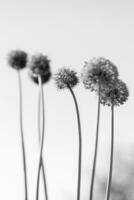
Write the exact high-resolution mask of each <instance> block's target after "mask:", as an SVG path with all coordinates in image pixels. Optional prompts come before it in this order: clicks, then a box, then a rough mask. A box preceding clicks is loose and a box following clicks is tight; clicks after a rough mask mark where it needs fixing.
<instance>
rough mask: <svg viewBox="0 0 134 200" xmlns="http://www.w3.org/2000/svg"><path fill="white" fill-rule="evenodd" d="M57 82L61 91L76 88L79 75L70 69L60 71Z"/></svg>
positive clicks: (56, 77)
mask: <svg viewBox="0 0 134 200" xmlns="http://www.w3.org/2000/svg"><path fill="white" fill-rule="evenodd" d="M54 79H55V82H56V85H57V87H58V88H59V89H64V88H67V87H71V88H72V87H74V86H75V85H77V83H78V77H77V73H76V72H75V71H73V70H70V69H68V68H62V69H59V70H58V72H57V73H56V74H55V77H54Z"/></svg>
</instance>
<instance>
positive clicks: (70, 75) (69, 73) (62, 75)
mask: <svg viewBox="0 0 134 200" xmlns="http://www.w3.org/2000/svg"><path fill="white" fill-rule="evenodd" d="M54 78H55V82H56V85H57V88H58V89H65V88H67V89H68V90H69V91H70V93H71V95H72V97H73V100H74V104H75V108H76V114H77V123H78V137H79V153H78V183H77V200H80V192H81V191H80V190H81V162H82V135H81V122H80V114H79V108H78V103H77V99H76V96H75V94H74V91H73V89H72V88H73V87H74V86H76V85H77V83H78V77H77V73H76V72H75V71H73V70H70V69H68V68H61V69H59V70H58V72H57V73H56V74H55V77H54Z"/></svg>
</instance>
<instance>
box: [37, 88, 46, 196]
mask: <svg viewBox="0 0 134 200" xmlns="http://www.w3.org/2000/svg"><path fill="white" fill-rule="evenodd" d="M40 97H41V94H40V89H39V97H38V140H39V144H40V140H41V131H40V126H41V123H40V122H41V121H40V114H41V104H40V101H41V98H40ZM41 168H42V175H43V183H44V192H45V199H46V200H48V192H47V183H46V175H45V167H44V160H43V157H42V160H41Z"/></svg>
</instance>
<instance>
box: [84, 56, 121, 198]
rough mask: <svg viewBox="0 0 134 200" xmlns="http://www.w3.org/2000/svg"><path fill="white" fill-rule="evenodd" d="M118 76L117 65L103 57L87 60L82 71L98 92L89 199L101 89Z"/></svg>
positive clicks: (97, 133)
mask: <svg viewBox="0 0 134 200" xmlns="http://www.w3.org/2000/svg"><path fill="white" fill-rule="evenodd" d="M117 77H118V70H117V67H116V66H115V65H114V64H113V63H112V62H111V61H110V60H108V59H105V58H103V57H99V58H93V59H92V60H91V61H90V62H85V65H84V67H83V70H82V73H81V79H82V82H83V84H84V86H85V88H86V89H90V90H91V91H95V92H97V94H98V111H97V125H96V136H95V149H94V159H93V166H92V175H91V184H90V195H89V199H90V200H92V199H93V192H94V179H95V173H96V161H97V153H98V139H99V121H100V93H101V90H102V89H103V88H105V87H107V86H108V85H112V84H113V83H114V81H115V80H116V79H117Z"/></svg>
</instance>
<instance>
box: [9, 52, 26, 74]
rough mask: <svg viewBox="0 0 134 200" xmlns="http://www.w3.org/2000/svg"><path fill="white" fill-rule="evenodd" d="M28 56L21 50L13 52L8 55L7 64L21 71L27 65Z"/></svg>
mask: <svg viewBox="0 0 134 200" xmlns="http://www.w3.org/2000/svg"><path fill="white" fill-rule="evenodd" d="M27 59H28V55H27V53H26V52H24V51H22V50H14V51H11V52H10V53H9V54H8V64H9V65H10V66H11V67H12V68H14V69H17V70H20V69H23V68H25V67H26V65H27Z"/></svg>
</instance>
